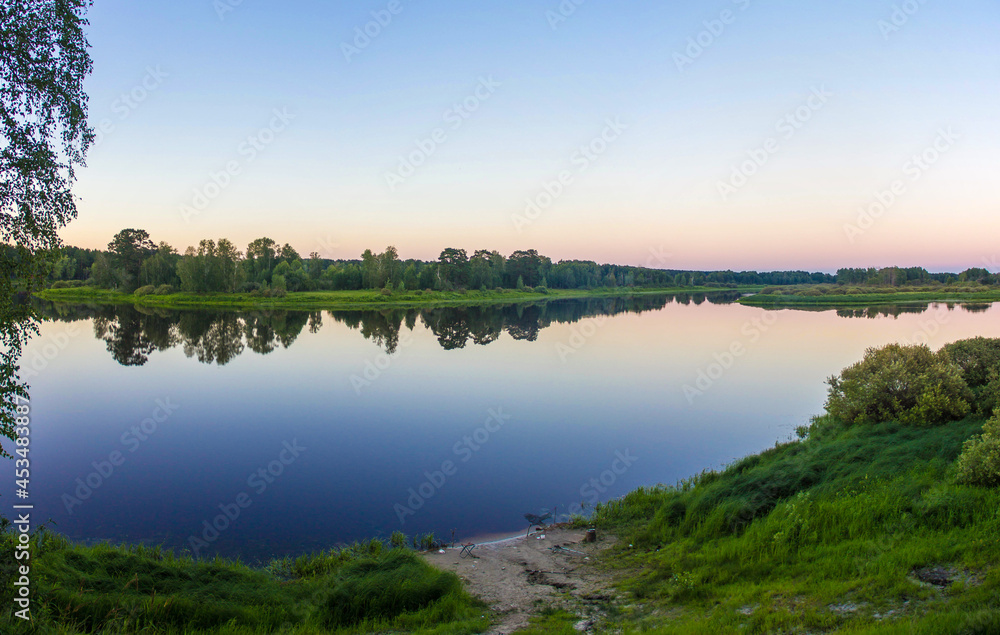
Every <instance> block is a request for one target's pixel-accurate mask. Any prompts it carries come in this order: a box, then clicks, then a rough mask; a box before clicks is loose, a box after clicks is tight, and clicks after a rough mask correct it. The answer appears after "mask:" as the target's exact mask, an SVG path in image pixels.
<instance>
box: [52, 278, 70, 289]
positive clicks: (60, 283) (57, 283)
mask: <svg viewBox="0 0 1000 635" xmlns="http://www.w3.org/2000/svg"><path fill="white" fill-rule="evenodd" d="M67 287H69V283H68V282H66V281H65V280H56V281H55V282H53V283H52V288H53V289H65V288H67Z"/></svg>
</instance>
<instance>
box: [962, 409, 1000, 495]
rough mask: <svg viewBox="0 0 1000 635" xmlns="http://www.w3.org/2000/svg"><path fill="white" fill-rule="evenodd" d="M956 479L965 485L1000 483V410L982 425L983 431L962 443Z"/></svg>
mask: <svg viewBox="0 0 1000 635" xmlns="http://www.w3.org/2000/svg"><path fill="white" fill-rule="evenodd" d="M957 465H958V481H959V482H960V483H965V484H966V485H978V486H980V487H997V486H998V485H1000V410H997V411H995V412H994V413H993V418H992V419H990V420H989V421H987V422H986V425H984V426H983V433H982V434H981V435H979V436H975V437H972V438H971V439H969V440H968V441H966V442H965V444H963V445H962V454H960V455H959V457H958V462H957Z"/></svg>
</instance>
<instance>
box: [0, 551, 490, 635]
mask: <svg viewBox="0 0 1000 635" xmlns="http://www.w3.org/2000/svg"><path fill="white" fill-rule="evenodd" d="M13 545H14V543H13V540H12V535H11V534H9V533H8V534H4V535H3V537H2V540H0V549H2V550H3V553H2V554H0V555H2V556H3V558H4V559H5V560H6V558H7V557H8V556H11V555H12V554H13ZM32 553H33V558H32V562H33V567H32V583H33V584H34V585H36V586H35V589H34V594H33V598H34V599H33V605H32V617H33V621H32V623H31V624H27V623H24V622H23V621H22V620H20V619H16V618H14V617H13V616H12V615H11V611H8V612H7V613H6V614H5V615H3V616H2V617H0V632H2V633H5V634H6V633H11V634H20V633H37V632H44V633H48V632H53V633H67V634H69V633H162V634H174V633H176V634H180V633H184V634H198V633H233V634H256V633H279V632H280V633H288V634H305V633H327V632H367V631H385V630H401V629H405V630H409V631H417V632H420V631H427V632H448V633H473V632H480V631H481V630H483V629H484V628H486V627H487V626H488V624H489V620H488V619H485V618H484V617H482V616H483V615H484V611H483V610H482V606H481V604H480V603H479V602H478V601H477V600H474V599H473V598H471V597H470V596H469V595H467V594H466V593H465V592H464V591H463V590H462V588H461V584H460V582H459V580H458V578H457V577H456V576H455V575H454V574H451V573H445V572H442V571H439V570H437V569H434V568H433V567H431V566H429V565H428V564H426V563H425V562H424V561H423V560H422V559H420V557H419V556H418V555H417V554H415V553H414V552H412V551H409V550H407V549H401V548H390V547H388V546H386V545H384V544H383V543H381V542H379V541H368V542H364V543H357V544H355V545H352V546H351V547H347V548H344V549H337V550H331V551H329V552H324V553H320V554H314V555H311V556H303V557H301V558H297V559H294V560H291V559H288V560H281V561H275V562H272V563H270V564H269V565H268V566H267V567H265V568H262V569H258V568H252V567H249V566H247V565H244V564H242V563H240V562H238V561H231V560H224V559H221V558H217V559H216V560H213V561H207V562H201V561H195V560H192V559H191V558H188V557H178V556H175V555H174V554H173V553H172V552H171V551H168V550H160V549H155V548H154V549H150V548H148V547H142V546H112V545H109V544H98V545H95V546H82V545H77V544H73V543H70V542H69V541H67V540H66V539H64V538H62V537H60V536H56V535H51V534H46V533H44V532H42V533H37V534H35V535H34V536H33V538H32ZM4 573H6V574H7V576H6V577H7V578H8V579H5V580H3V581H2V582H3V586H2V589H0V593H2V595H3V597H0V600H2V601H3V604H4V605H5V606H12V601H11V600H12V586H11V585H12V583H13V578H11V577H10V575H9V572H8V571H6V570H5V571H4Z"/></svg>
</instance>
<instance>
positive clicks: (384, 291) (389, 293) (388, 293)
mask: <svg viewBox="0 0 1000 635" xmlns="http://www.w3.org/2000/svg"><path fill="white" fill-rule="evenodd" d="M379 293H380V294H382V295H392V289H390V288H388V287H385V288H384V289H382V290H380V291H379Z"/></svg>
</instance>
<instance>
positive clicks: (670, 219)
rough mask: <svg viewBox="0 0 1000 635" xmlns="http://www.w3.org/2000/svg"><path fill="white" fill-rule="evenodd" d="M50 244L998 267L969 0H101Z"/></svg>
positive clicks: (993, 160) (989, 127) (981, 18)
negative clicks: (86, 118)
mask: <svg viewBox="0 0 1000 635" xmlns="http://www.w3.org/2000/svg"><path fill="white" fill-rule="evenodd" d="M88 17H89V20H90V26H89V30H88V37H89V40H90V43H91V45H92V50H91V54H92V57H93V60H94V72H93V74H92V76H91V77H90V78H89V79H88V81H87V83H86V88H87V92H88V94H89V95H90V121H91V125H93V126H94V127H95V129H96V130H97V133H98V141H97V143H96V145H95V146H94V147H93V148H92V149H91V151H90V153H89V155H88V161H87V163H88V166H87V168H85V169H84V170H82V171H81V172H80V175H79V180H78V182H77V184H76V187H75V192H76V194H77V195H78V196H79V198H80V201H79V217H78V218H77V220H75V221H74V222H73V223H71V224H70V225H69V226H68V227H67V228H66V229H65V230H64V231H63V233H62V236H63V239H64V241H65V242H66V243H67V244H72V245H77V246H81V247H91V248H97V247H104V246H106V244H107V242H108V241H109V240H110V239H111V237H112V236H113V235H114V234H115V233H116V232H118V231H119V230H121V229H123V228H126V227H135V228H141V229H145V230H147V231H148V232H149V233H150V235H151V237H152V238H153V240H154V241H157V242H159V241H166V242H168V243H170V244H171V245H173V246H174V247H175V248H177V249H178V250H179V251H182V252H183V250H184V248H185V247H187V246H188V245H196V244H197V243H198V241H199V240H201V239H203V238H215V239H217V238H221V237H225V238H229V239H230V240H233V241H234V242H235V243H236V244H237V245H241V246H244V248H245V245H246V244H248V243H249V242H250V241H251V240H253V239H254V238H258V237H261V236H269V237H271V238H273V239H275V240H276V241H278V242H279V243H285V242H287V243H290V244H291V245H292V246H293V247H295V248H296V249H297V250H298V251H299V252H300V253H302V254H303V255H306V254H308V253H310V252H314V251H315V252H318V253H320V254H321V255H322V256H324V257H328V258H357V257H359V256H360V254H361V252H362V251H363V250H364V249H366V248H371V249H373V250H376V251H381V250H382V249H383V248H384V247H385V246H387V245H395V246H396V247H397V248H398V249H399V253H400V256H401V257H402V258H404V259H405V258H420V259H435V258H436V257H437V255H438V254H439V253H440V251H441V250H442V249H444V248H445V247H459V248H464V249H467V250H469V251H470V252H471V251H472V250H475V249H480V248H487V249H497V250H499V251H500V252H501V253H504V254H509V253H511V252H512V251H514V250H517V249H537V250H538V251H539V252H541V253H543V254H545V255H547V256H549V257H551V258H552V259H553V260H554V261H557V260H561V259H586V260H596V261H598V262H614V263H619V264H632V265H645V266H653V267H657V268H667V269H735V270H745V269H756V270H773V269H807V270H810V271H816V270H820V271H835V270H836V269H837V268H838V267H842V266H877V267H881V266H890V265H900V266H924V267H927V268H928V269H930V270H932V271H941V270H950V271H960V270H963V269H965V268H967V267H974V266H979V267H982V266H986V267H987V268H990V269H991V270H994V271H995V270H996V269H997V266H998V265H997V257H998V256H1000V252H998V250H997V247H996V244H995V240H994V238H995V236H997V235H1000V214H998V213H997V212H998V211H1000V210H998V207H1000V205H998V203H1000V195H998V194H997V189H996V187H994V183H995V181H996V177H995V174H994V172H995V168H996V166H997V165H998V162H1000V118H998V116H997V104H998V103H1000V81H998V80H1000V39H998V38H997V37H996V33H997V28H998V26H1000V6H998V5H997V3H995V2H987V1H983V0H979V1H976V0H956V1H955V2H950V3H944V2H941V1H940V0H905V1H900V0H894V1H883V0H874V1H873V0H865V1H861V0H844V1H842V2H837V3H830V2H815V1H809V2H803V1H801V0H799V1H798V2H792V1H790V0H789V1H779V0H769V1H764V0H711V1H702V2H694V1H693V0H691V1H684V2H663V3H647V2H635V1H620V2H614V3H612V2H598V1H597V0H562V2H560V1H559V0H536V1H534V2H526V1H523V0H506V1H504V2H495V1H489V2H480V3H476V4H472V3H457V2H442V1H434V0H376V1H368V0H365V1H360V2H352V3H325V2H319V1H310V0H300V1H298V2H292V3H277V2H265V1H264V0H214V1H213V0H176V1H174V2H169V3H137V2H126V1H125V0H98V2H96V3H95V5H94V7H93V8H92V9H91V10H90V12H89V14H88Z"/></svg>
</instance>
